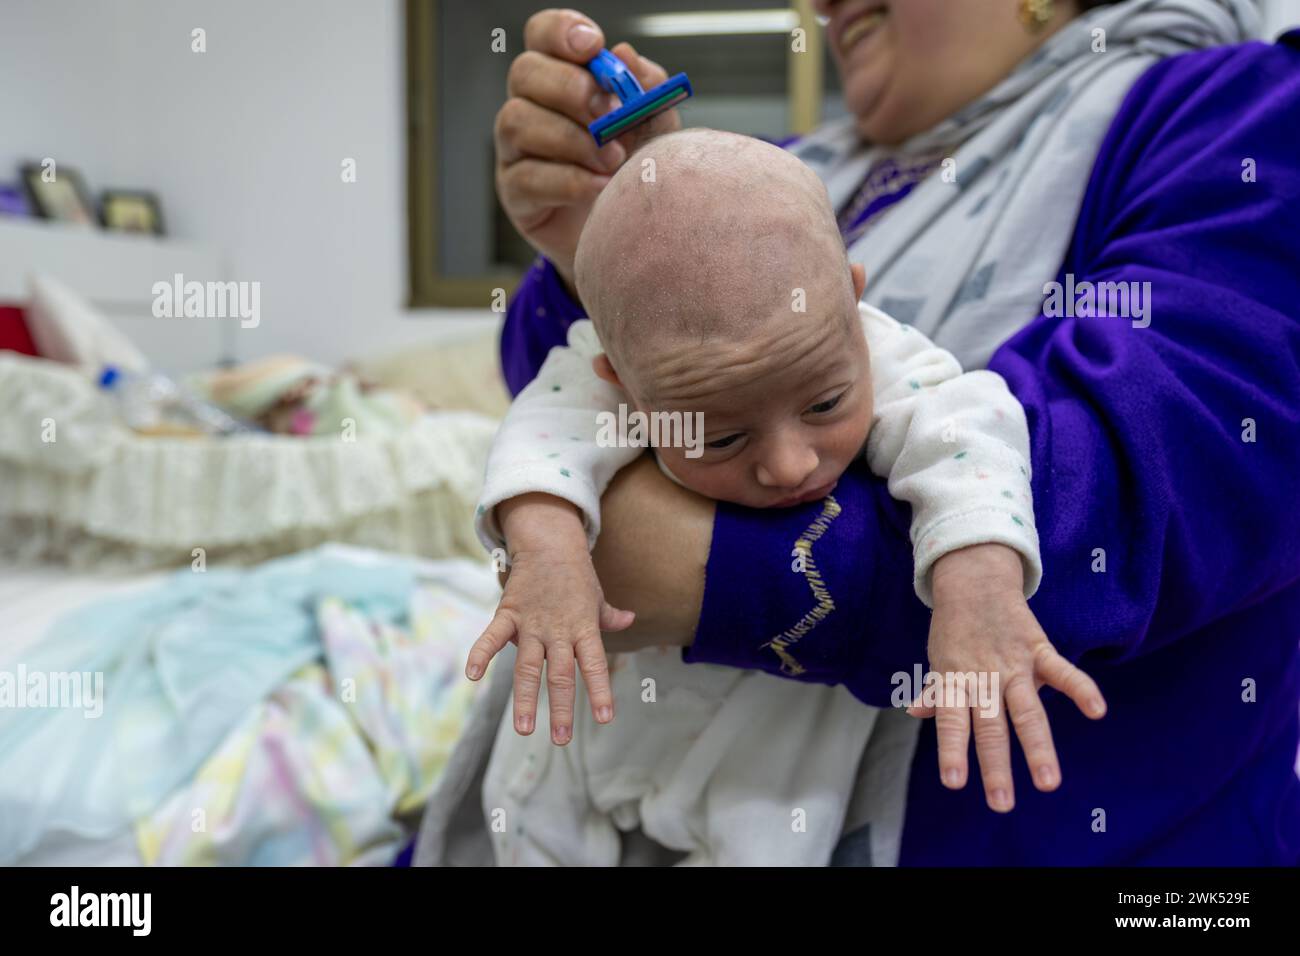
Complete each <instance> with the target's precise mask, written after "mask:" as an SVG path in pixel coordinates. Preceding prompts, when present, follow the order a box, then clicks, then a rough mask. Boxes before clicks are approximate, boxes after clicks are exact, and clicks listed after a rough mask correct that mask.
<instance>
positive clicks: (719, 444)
mask: <svg viewBox="0 0 1300 956" xmlns="http://www.w3.org/2000/svg"><path fill="white" fill-rule="evenodd" d="M739 440H740V432H737V433H736V434H734V435H728V436H727V437H726V438H716V439H714V440H713V441H711V442H705V444H704V447H705V448H726V447H727V446H728V445H734V444H735V443H736V442H738V441H739Z"/></svg>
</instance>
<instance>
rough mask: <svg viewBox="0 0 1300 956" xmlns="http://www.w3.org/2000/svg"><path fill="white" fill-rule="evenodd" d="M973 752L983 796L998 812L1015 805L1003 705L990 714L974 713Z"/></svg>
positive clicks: (1008, 809)
mask: <svg viewBox="0 0 1300 956" xmlns="http://www.w3.org/2000/svg"><path fill="white" fill-rule="evenodd" d="M975 754H976V756H977V757H978V758H979V762H980V777H981V778H983V780H984V799H985V800H987V801H988V805H989V806H990V807H991V808H992V809H994V810H996V811H997V812H998V813H1007V812H1009V811H1010V810H1011V809H1012V808H1013V807H1014V806H1015V805H1016V797H1015V794H1016V788H1015V785H1014V784H1013V783H1012V782H1011V738H1010V735H1009V734H1008V732H1007V719H1006V715H1005V714H1004V713H1003V712H1002V708H1001V707H999V708H998V709H997V713H995V714H992V715H987V714H983V713H981V712H979V711H976V713H975Z"/></svg>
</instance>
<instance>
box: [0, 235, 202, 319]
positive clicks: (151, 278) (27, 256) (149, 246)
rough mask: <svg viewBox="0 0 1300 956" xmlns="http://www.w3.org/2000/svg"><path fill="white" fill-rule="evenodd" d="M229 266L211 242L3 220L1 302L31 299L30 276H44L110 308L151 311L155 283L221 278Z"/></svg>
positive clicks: (0, 272)
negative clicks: (176, 278) (177, 278)
mask: <svg viewBox="0 0 1300 956" xmlns="http://www.w3.org/2000/svg"><path fill="white" fill-rule="evenodd" d="M224 266H225V264H224V262H223V260H222V257H221V255H220V254H219V253H218V250H217V248H216V247H215V246H211V245H208V244H206V243H201V242H191V241H187V240H180V239H170V238H166V237H158V236H142V235H132V234H129V233H119V232H106V231H104V230H102V229H92V228H87V227H84V226H73V225H68V224H64V223H56V222H50V221H48V220H42V219H18V218H8V217H0V304H6V305H7V304H11V303H22V302H24V301H26V299H27V297H28V276H29V275H31V274H32V273H44V274H47V275H50V276H52V277H53V278H55V279H57V280H58V281H60V282H62V283H63V284H64V285H67V286H68V287H70V288H72V289H75V290H76V291H77V292H78V293H80V294H81V295H83V296H85V297H86V298H87V299H89V300H90V301H91V302H94V303H95V304H96V305H99V306H102V307H104V308H105V309H107V310H111V311H115V312H116V311H123V312H131V313H139V312H140V311H144V312H146V313H147V312H148V311H149V309H150V306H151V304H152V302H153V292H152V289H153V284H154V283H155V282H160V281H167V282H170V281H171V279H172V276H174V275H175V274H176V273H178V272H179V273H181V274H182V275H184V276H185V278H186V280H189V279H197V280H198V281H200V282H207V281H209V280H219V279H223V278H224V277H225V267H224Z"/></svg>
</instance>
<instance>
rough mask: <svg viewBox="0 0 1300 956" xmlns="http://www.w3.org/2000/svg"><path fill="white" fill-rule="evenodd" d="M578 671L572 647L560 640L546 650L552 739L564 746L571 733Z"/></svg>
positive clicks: (547, 691) (547, 688)
mask: <svg viewBox="0 0 1300 956" xmlns="http://www.w3.org/2000/svg"><path fill="white" fill-rule="evenodd" d="M576 684H577V670H576V668H575V667H574V664H573V648H572V647H571V646H570V645H568V644H564V643H562V642H558V641H557V642H555V643H553V644H551V645H550V646H549V647H548V648H547V650H546V693H547V695H548V696H549V697H550V699H551V742H552V743H554V744H557V745H559V746H563V745H564V744H567V743H568V742H569V739H570V738H571V737H572V736H573V692H574V688H575V686H576Z"/></svg>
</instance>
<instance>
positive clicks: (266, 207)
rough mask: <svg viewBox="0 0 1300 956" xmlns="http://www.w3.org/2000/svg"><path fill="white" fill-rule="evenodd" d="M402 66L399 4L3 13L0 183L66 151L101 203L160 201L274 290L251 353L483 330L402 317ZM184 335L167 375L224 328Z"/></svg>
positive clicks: (331, 356)
mask: <svg viewBox="0 0 1300 956" xmlns="http://www.w3.org/2000/svg"><path fill="white" fill-rule="evenodd" d="M195 27H202V28H204V29H205V30H206V31H207V52H206V53H202V54H199V53H194V52H192V51H191V49H190V42H191V41H190V32H191V30H192V29H193V28H195ZM403 54H404V44H403V39H402V4H401V3H400V0H275V2H265V0H260V2H259V0H221V2H215V0H206V2H200V0H0V117H3V120H0V123H2V126H0V129H3V133H2V134H0V177H3V178H5V179H10V178H13V177H12V176H11V175H10V172H9V171H10V170H13V169H14V167H15V165H16V163H18V162H19V161H20V160H23V159H39V158H41V157H44V156H52V157H55V158H56V160H58V161H59V162H63V163H66V164H67V165H70V166H76V167H79V168H80V169H81V171H82V172H83V174H84V175H85V176H86V178H87V179H88V180H89V183H90V186H91V188H92V189H93V190H96V191H98V190H99V189H102V188H104V187H119V188H126V187H143V188H148V189H152V190H154V191H156V192H158V193H159V194H160V195H161V197H162V201H163V209H164V215H165V217H166V220H167V226H168V229H169V231H170V232H171V233H173V234H174V235H177V236H182V237H190V238H199V239H204V240H207V241H211V242H214V243H216V244H217V245H219V246H220V247H221V248H222V249H223V250H225V251H226V253H227V254H228V259H229V262H228V269H229V273H230V277H231V278H234V279H240V280H248V281H259V282H260V283H261V296H262V302H261V309H262V319H261V324H260V325H259V326H258V327H257V328H249V329H240V328H239V327H238V325H237V324H236V323H232V322H226V323H225V328H226V329H227V330H228V332H229V335H230V336H231V337H232V338H233V346H234V349H235V351H236V354H237V355H238V357H240V358H248V357H252V356H257V355H265V354H269V353H274V352H283V351H292V352H297V353H301V354H308V355H312V356H315V357H319V358H322V359H325V360H328V361H337V360H340V359H343V358H347V357H350V356H356V355H359V354H369V353H371V352H374V351H376V350H381V349H384V348H387V347H393V346H397V345H400V344H404V343H407V342H411V341H418V340H424V339H429V338H432V337H434V336H436V335H440V334H448V332H449V331H450V332H451V333H452V334H455V333H463V332H464V331H466V330H471V329H481V328H485V327H486V325H485V323H492V322H493V321H494V317H493V316H492V315H491V313H489V312H487V311H486V310H485V311H483V312H475V311H468V310H425V311H417V312H411V311H407V310H405V309H404V300H405V295H406V254H407V252H406V179H405V176H406V174H405V155H406V154H405V143H406V137H405V122H404V99H405V97H404V88H403V87H404V74H403V70H404V67H403ZM344 157H352V158H354V159H355V160H356V162H357V182H355V183H343V182H342V181H341V179H340V175H339V173H340V162H341V161H342V159H343V158H344ZM159 278H166V277H162V276H160V277H159ZM154 321H160V320H154ZM161 321H168V320H161ZM170 321H186V322H189V323H192V324H193V327H192V332H193V335H192V337H190V338H189V339H188V344H187V346H186V347H183V348H180V349H178V348H176V347H175V346H171V347H169V349H168V351H170V352H171V353H172V354H169V355H161V356H157V358H158V360H159V361H160V362H161V363H162V364H164V365H165V366H170V367H176V366H192V365H194V364H198V363H201V362H210V361H213V360H215V359H216V358H217V357H218V349H219V339H220V334H219V331H218V329H216V328H215V324H216V323H217V322H218V321H219V320H200V319H189V320H170ZM204 323H207V325H204ZM129 326H130V331H131V333H132V334H134V335H139V334H141V333H140V332H139V331H138V329H139V328H140V327H139V325H138V324H137V323H129ZM150 344H151V343H150V342H144V343H142V345H143V346H144V347H145V348H146V349H147V348H149V346H150ZM155 344H156V343H155ZM182 353H184V354H182Z"/></svg>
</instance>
